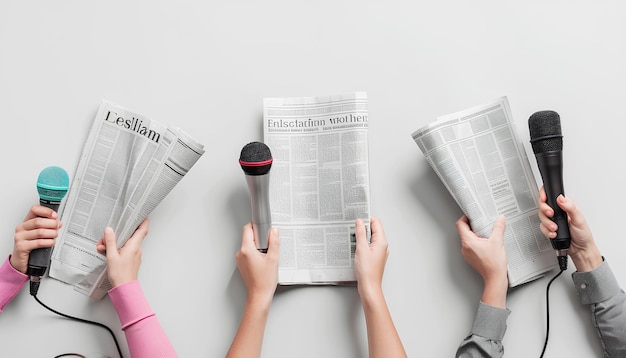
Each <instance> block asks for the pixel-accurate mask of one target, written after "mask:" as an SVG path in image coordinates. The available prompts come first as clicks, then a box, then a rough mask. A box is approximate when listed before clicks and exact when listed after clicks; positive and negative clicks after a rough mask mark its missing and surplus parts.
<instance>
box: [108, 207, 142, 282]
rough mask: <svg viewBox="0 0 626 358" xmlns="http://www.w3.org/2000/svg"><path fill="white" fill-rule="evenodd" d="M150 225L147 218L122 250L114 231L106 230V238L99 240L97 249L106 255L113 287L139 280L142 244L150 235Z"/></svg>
mask: <svg viewBox="0 0 626 358" xmlns="http://www.w3.org/2000/svg"><path fill="white" fill-rule="evenodd" d="M149 225H150V220H149V219H148V218H147V217H146V218H145V219H144V220H143V221H142V222H141V224H140V225H139V226H138V227H137V229H136V230H135V232H134V233H133V235H132V236H131V237H130V239H128V241H126V243H125V244H124V246H122V248H121V249H118V248H117V239H116V238H115V233H114V232H113V229H111V228H110V227H106V228H104V237H102V238H101V239H100V240H98V242H97V243H96V249H97V250H98V252H99V253H101V254H103V255H106V258H107V265H108V267H107V274H108V276H109V281H110V282H111V285H113V287H117V286H119V285H122V284H124V283H126V282H130V281H133V280H136V279H137V275H138V273H139V266H141V243H142V241H143V239H144V238H145V237H146V235H148V226H149Z"/></svg>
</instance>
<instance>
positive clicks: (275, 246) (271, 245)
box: [267, 227, 280, 258]
mask: <svg viewBox="0 0 626 358" xmlns="http://www.w3.org/2000/svg"><path fill="white" fill-rule="evenodd" d="M267 246H268V248H267V254H268V255H271V256H272V257H275V258H278V256H279V251H280V238H279V233H278V228H276V227H272V228H271V229H270V232H269V233H268V243H267Z"/></svg>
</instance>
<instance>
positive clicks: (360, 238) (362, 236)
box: [355, 219, 369, 247]
mask: <svg viewBox="0 0 626 358" xmlns="http://www.w3.org/2000/svg"><path fill="white" fill-rule="evenodd" d="M355 226H356V227H355V235H356V246H357V247H359V246H365V247H368V246H369V244H368V242H367V234H366V233H365V223H363V219H356V222H355Z"/></svg>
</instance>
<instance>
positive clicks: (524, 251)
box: [412, 97, 557, 287]
mask: <svg viewBox="0 0 626 358" xmlns="http://www.w3.org/2000/svg"><path fill="white" fill-rule="evenodd" d="M511 118H512V116H511V111H510V109H509V104H508V100H507V98H506V97H501V98H499V99H497V100H495V101H493V102H491V103H487V104H485V105H481V106H476V107H473V108H470V109H467V110H464V111H461V112H457V113H452V114H449V115H446V116H442V117H439V118H438V119H437V121H435V122H432V123H430V124H428V125H426V126H424V127H422V128H420V129H418V130H417V131H415V132H413V133H412V137H413V140H415V143H417V145H418V147H419V148H420V150H421V151H422V153H423V154H424V157H425V158H426V160H427V161H428V163H429V164H430V166H431V167H432V168H433V170H434V171H435V173H437V176H438V177H439V179H440V180H441V181H442V182H443V184H444V185H445V187H446V188H447V189H448V191H449V192H450V194H451V195H452V197H453V198H454V200H455V201H456V202H457V204H458V205H459V207H460V208H461V210H462V211H463V213H465V215H466V216H467V217H468V218H469V219H470V223H471V226H472V230H474V232H476V233H477V234H478V235H480V236H482V237H489V235H490V234H491V230H492V227H493V222H494V220H495V218H496V217H497V216H498V215H500V214H502V215H505V216H506V219H507V225H506V226H507V228H506V231H505V234H504V245H505V248H506V252H507V259H508V276H509V286H510V287H513V286H517V285H520V284H523V283H525V282H529V281H532V280H535V279H537V278H539V277H541V276H543V275H544V274H545V273H546V272H547V271H550V270H552V269H554V268H556V267H557V265H556V264H557V261H556V259H555V257H554V250H552V247H551V246H550V242H549V240H548V239H547V238H546V237H545V236H544V235H543V234H542V233H541V231H540V230H539V218H538V216H537V214H538V210H539V209H538V204H537V202H538V189H537V181H536V180H535V177H534V174H533V172H532V170H531V167H530V164H529V162H528V157H527V156H526V152H525V150H524V147H523V145H522V144H521V142H520V141H519V139H518V136H517V135H516V133H515V128H514V127H513V125H512V124H511Z"/></svg>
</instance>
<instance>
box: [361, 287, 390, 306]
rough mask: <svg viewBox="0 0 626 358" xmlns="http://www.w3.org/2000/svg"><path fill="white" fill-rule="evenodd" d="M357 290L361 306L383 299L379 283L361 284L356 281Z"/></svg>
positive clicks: (373, 303)
mask: <svg viewBox="0 0 626 358" xmlns="http://www.w3.org/2000/svg"><path fill="white" fill-rule="evenodd" d="M357 290H358V292H359V297H361V304H362V305H363V306H368V305H375V304H377V303H378V302H380V301H384V300H385V295H384V294H383V288H382V286H381V285H362V284H361V283H358V286H357Z"/></svg>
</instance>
